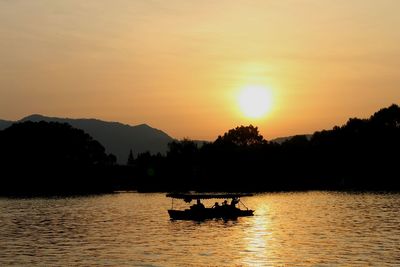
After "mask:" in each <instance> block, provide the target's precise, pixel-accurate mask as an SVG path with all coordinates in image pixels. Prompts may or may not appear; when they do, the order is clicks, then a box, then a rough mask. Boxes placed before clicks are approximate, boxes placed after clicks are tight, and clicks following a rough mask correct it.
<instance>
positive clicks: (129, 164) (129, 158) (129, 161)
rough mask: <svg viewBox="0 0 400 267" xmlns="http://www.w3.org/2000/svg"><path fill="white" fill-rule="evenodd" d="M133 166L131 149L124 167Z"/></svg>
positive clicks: (133, 160)
mask: <svg viewBox="0 0 400 267" xmlns="http://www.w3.org/2000/svg"><path fill="white" fill-rule="evenodd" d="M133 164H135V159H134V158H133V153H132V149H131V150H130V151H129V156H128V162H127V163H126V165H128V166H133Z"/></svg>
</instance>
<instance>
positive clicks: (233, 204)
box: [231, 197, 239, 208]
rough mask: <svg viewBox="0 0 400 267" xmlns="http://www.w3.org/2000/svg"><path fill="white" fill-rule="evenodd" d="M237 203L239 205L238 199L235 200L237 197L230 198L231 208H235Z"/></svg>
mask: <svg viewBox="0 0 400 267" xmlns="http://www.w3.org/2000/svg"><path fill="white" fill-rule="evenodd" d="M238 203H239V198H237V197H234V198H232V201H231V207H232V208H236V204H238Z"/></svg>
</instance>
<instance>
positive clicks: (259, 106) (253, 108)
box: [238, 86, 271, 118]
mask: <svg viewBox="0 0 400 267" xmlns="http://www.w3.org/2000/svg"><path fill="white" fill-rule="evenodd" d="M238 100H239V106H240V110H241V111H242V112H243V114H244V115H245V116H246V117H249V118H261V117H263V116H264V115H266V114H267V112H268V111H269V110H270V108H271V94H270V92H269V91H268V90H267V88H265V87H264V86H246V87H244V88H243V89H242V90H241V91H240V94H239V99H238Z"/></svg>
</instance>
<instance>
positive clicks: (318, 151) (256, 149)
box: [130, 105, 400, 191]
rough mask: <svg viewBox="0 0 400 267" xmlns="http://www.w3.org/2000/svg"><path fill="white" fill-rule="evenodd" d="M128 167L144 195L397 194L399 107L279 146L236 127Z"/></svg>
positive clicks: (172, 147) (254, 131) (172, 146)
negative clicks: (187, 192)
mask: <svg viewBox="0 0 400 267" xmlns="http://www.w3.org/2000/svg"><path fill="white" fill-rule="evenodd" d="M130 164H131V165H132V172H133V173H134V175H133V177H134V181H135V182H134V184H133V186H134V187H135V188H138V189H140V190H143V191H147V190H149V191H154V190H161V191H174V190H178V191H183V190H198V191H277V190H278V191H280V190H399V189H400V171H399V168H400V108H399V106H397V105H392V106H390V107H388V108H383V109H381V110H379V111H378V112H376V113H375V114H373V115H372V116H371V117H370V118H368V119H357V118H352V119H350V120H348V122H347V123H346V124H345V125H343V126H340V127H339V126H336V127H334V128H333V129H332V130H324V131H320V132H315V133H314V134H313V135H312V136H311V137H310V136H304V135H299V136H295V137H293V138H291V139H289V140H286V141H285V142H283V143H280V144H279V143H275V142H268V141H266V140H265V139H264V138H263V137H262V136H261V135H260V134H259V132H258V129H257V127H254V126H252V125H250V126H240V127H236V128H235V129H231V130H229V131H228V132H226V133H225V134H224V135H222V136H219V137H218V138H217V139H216V140H215V141H214V142H211V143H206V144H204V145H202V146H198V144H197V143H196V142H193V141H191V140H182V141H176V142H172V143H170V144H169V150H168V153H167V155H166V156H161V155H150V154H148V153H145V154H141V155H139V156H138V157H137V158H136V159H135V160H134V161H133V162H132V161H131V163H130Z"/></svg>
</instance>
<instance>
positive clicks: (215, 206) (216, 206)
mask: <svg viewBox="0 0 400 267" xmlns="http://www.w3.org/2000/svg"><path fill="white" fill-rule="evenodd" d="M212 207H213V209H218V208H220V207H221V206H220V205H219V203H218V202H215V204H214V206H212Z"/></svg>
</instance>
